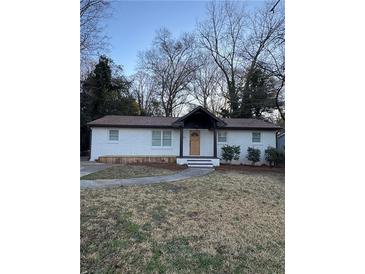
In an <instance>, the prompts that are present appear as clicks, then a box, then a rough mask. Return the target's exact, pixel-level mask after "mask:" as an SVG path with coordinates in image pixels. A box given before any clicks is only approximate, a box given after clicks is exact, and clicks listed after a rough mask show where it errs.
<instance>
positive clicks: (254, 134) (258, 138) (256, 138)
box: [252, 132, 261, 143]
mask: <svg viewBox="0 0 365 274" xmlns="http://www.w3.org/2000/svg"><path fill="white" fill-rule="evenodd" d="M252 143H261V132H252Z"/></svg>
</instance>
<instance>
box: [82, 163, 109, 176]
mask: <svg viewBox="0 0 365 274" xmlns="http://www.w3.org/2000/svg"><path fill="white" fill-rule="evenodd" d="M112 166H113V165H111V164H103V163H96V162H88V161H81V162H80V177H82V176H85V175H88V174H90V173H94V172H97V171H99V170H103V169H106V168H109V167H112Z"/></svg>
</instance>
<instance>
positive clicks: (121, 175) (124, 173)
mask: <svg viewBox="0 0 365 274" xmlns="http://www.w3.org/2000/svg"><path fill="white" fill-rule="evenodd" d="M161 166H162V167H163V166H164V165H163V164H161ZM174 173H176V171H173V170H169V169H165V168H158V167H155V166H144V165H118V166H113V167H111V168H107V169H104V170H100V171H97V172H95V173H91V174H88V175H85V176H83V177H81V179H83V180H97V179H126V178H135V177H145V176H158V175H169V174H174Z"/></svg>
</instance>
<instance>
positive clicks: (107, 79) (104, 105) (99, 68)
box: [80, 56, 139, 150]
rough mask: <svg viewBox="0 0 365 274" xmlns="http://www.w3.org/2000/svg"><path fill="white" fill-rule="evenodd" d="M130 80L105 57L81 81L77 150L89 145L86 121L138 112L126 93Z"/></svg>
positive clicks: (86, 147)
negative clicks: (79, 126) (79, 135)
mask: <svg viewBox="0 0 365 274" xmlns="http://www.w3.org/2000/svg"><path fill="white" fill-rule="evenodd" d="M130 86H131V83H130V82H129V81H127V80H126V78H125V77H124V76H123V74H122V69H121V67H120V66H116V65H115V64H114V63H113V61H112V60H111V59H109V58H107V57H105V56H101V57H100V58H99V62H98V64H96V66H95V69H94V70H93V71H92V72H91V73H90V74H89V75H88V77H87V78H86V80H85V81H83V82H82V83H81V87H82V88H81V94H80V120H81V121H80V123H81V129H80V134H81V140H80V144H81V150H86V149H88V148H89V147H90V143H89V139H90V132H89V129H88V127H87V123H88V122H90V121H92V120H95V119H98V118H101V117H103V116H105V115H139V108H138V104H137V102H136V101H135V99H134V98H133V96H132V95H131V94H130V93H129V89H130Z"/></svg>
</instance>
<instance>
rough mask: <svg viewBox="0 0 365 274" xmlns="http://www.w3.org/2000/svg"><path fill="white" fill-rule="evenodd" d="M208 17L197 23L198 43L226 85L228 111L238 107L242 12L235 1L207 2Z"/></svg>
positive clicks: (242, 29) (243, 19)
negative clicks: (215, 66)
mask: <svg viewBox="0 0 365 274" xmlns="http://www.w3.org/2000/svg"><path fill="white" fill-rule="evenodd" d="M207 11H208V18H207V19H206V20H205V21H203V22H201V23H200V24H198V31H199V34H200V44H201V46H202V47H203V48H204V49H206V50H207V51H208V52H209V53H210V55H211V56H212V58H213V60H214V62H215V63H216V64H217V66H218V67H219V69H220V70H221V71H222V73H223V75H224V77H225V79H226V84H227V90H228V99H229V104H230V108H231V111H232V112H237V111H238V108H239V94H238V89H237V87H238V86H239V85H240V80H241V78H242V77H241V76H240V75H239V71H240V69H241V70H242V65H243V58H242V55H240V54H239V49H240V48H241V47H242V45H243V40H244V28H245V25H246V22H245V11H244V9H243V7H242V6H240V5H239V4H237V3H235V2H228V1H226V2H211V3H209V5H208V9H207Z"/></svg>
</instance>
